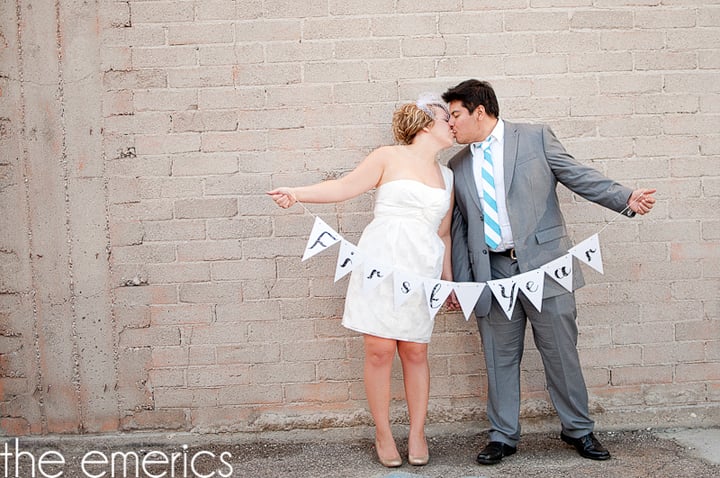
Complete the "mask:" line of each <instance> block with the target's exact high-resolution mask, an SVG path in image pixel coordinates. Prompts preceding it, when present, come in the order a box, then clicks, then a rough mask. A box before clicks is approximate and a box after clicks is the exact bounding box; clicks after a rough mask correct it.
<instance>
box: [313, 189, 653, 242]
mask: <svg viewBox="0 0 720 478" xmlns="http://www.w3.org/2000/svg"><path fill="white" fill-rule="evenodd" d="M643 196H645V193H644V192H642V193H640V196H638V197H637V199H635V200H634V201H633V202H631V203H630V204H628V205H627V206H626V207H625V209H623V210H622V211H620V212H619V213H617V214H616V215H615V216H614V217H613V218H612V219H611V220H610V221H608V223H607V224H605V225H604V226H603V228H602V229H600V230H599V231H598V232H597V234H598V235H600V233H601V232H603V231H604V230H605V229H607V227H608V226H609V225H611V224H612V223H613V222H615V221H616V220H617V218H619V217H620V216H624V215H625V212H627V210H628V209H630V206H632V205H633V204H636V203H638V202H639V201H640V200H641V199H642V198H643ZM303 207H304V206H303Z"/></svg>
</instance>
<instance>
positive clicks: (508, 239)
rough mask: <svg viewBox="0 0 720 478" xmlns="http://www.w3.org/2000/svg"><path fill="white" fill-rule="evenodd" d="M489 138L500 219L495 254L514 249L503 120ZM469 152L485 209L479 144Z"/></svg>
mask: <svg viewBox="0 0 720 478" xmlns="http://www.w3.org/2000/svg"><path fill="white" fill-rule="evenodd" d="M488 137H489V138H490V137H492V141H491V142H490V154H492V160H493V178H494V180H495V201H496V202H497V210H498V218H499V219H500V235H501V236H502V241H500V244H498V247H497V249H495V250H494V251H495V252H501V251H505V250H508V249H512V248H513V247H515V242H514V241H513V236H512V229H510V217H509V216H508V211H507V201H506V199H505V166H504V159H505V155H504V153H503V150H504V145H505V143H504V141H505V123H504V122H503V120H501V119H500V118H498V122H497V124H496V125H495V128H493V130H492V133H490V136H488ZM470 150H471V151H472V155H473V176H474V177H475V185H476V186H477V190H478V192H479V194H480V202H481V203H482V205H483V208H484V207H485V201H484V200H483V195H482V190H483V186H482V163H483V161H484V159H483V153H482V149H481V148H480V143H473V144H472V145H470Z"/></svg>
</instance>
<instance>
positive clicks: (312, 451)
mask: <svg viewBox="0 0 720 478" xmlns="http://www.w3.org/2000/svg"><path fill="white" fill-rule="evenodd" d="M404 431H406V430H404V429H403V428H398V430H397V433H396V436H397V437H398V447H399V448H400V450H401V453H403V452H404V451H406V450H407V448H406V447H407V441H406V440H405V439H404V437H405V436H406V434H404V433H403V432H404ZM427 435H428V444H429V447H430V453H431V458H430V463H429V464H428V465H427V466H423V467H413V466H411V465H409V464H407V463H405V464H403V466H402V467H400V468H396V469H387V468H384V467H382V466H381V465H380V464H379V463H378V462H377V459H376V457H375V453H374V448H373V438H372V437H373V435H372V430H371V429H369V428H353V429H332V430H293V431H288V432H272V433H262V434H216V435H210V434H207V435H198V434H186V433H177V434H173V433H165V434H126V435H103V436H90V437H88V436H86V437H75V436H73V437H69V436H64V437H40V438H33V437H23V438H21V439H19V440H18V442H17V446H19V450H20V451H22V452H25V454H24V455H23V456H22V457H21V459H20V460H19V461H17V462H16V461H15V457H14V447H15V446H16V442H15V439H14V438H9V437H5V438H3V439H2V440H0V447H1V446H3V445H2V444H3V443H7V444H8V447H9V448H8V452H9V453H10V455H7V456H6V459H8V458H9V459H8V461H6V462H5V463H3V460H0V476H21V477H31V476H53V475H55V476H56V477H57V476H67V477H73V478H75V477H77V478H86V477H93V478H101V477H102V478H108V477H110V476H111V474H112V473H114V474H115V476H125V477H150V478H168V477H173V478H175V477H182V478H186V477H203V478H209V477H220V476H222V477H227V476H232V477H238V478H240V477H242V478H254V477H258V478H273V477H278V478H280V477H282V478H293V477H298V478H300V477H302V478H308V477H342V478H360V477H362V478H375V477H377V478H412V477H437V478H441V477H442V478H475V477H486V478H492V477H509V476H513V477H516V476H522V477H523V478H528V477H543V478H553V477H590V478H592V477H597V478H611V477H617V478H632V477H638V478H640V477H648V476H652V477H653V478H664V477H668V478H670V477H672V478H677V477H692V478H705V477H708V478H709V477H718V476H720V428H710V429H672V430H670V429H669V430H653V429H644V430H625V431H607V432H602V431H600V432H597V433H596V436H597V437H598V438H599V439H600V440H601V441H602V443H603V444H604V445H605V446H606V447H607V448H608V449H609V450H610V452H611V453H612V458H611V459H610V460H608V461H604V462H596V461H591V460H586V459H583V458H581V457H580V456H579V455H578V454H577V453H576V452H575V450H574V449H573V448H571V447H569V446H567V445H566V444H564V443H563V442H562V441H561V440H560V439H559V437H558V434H557V433H540V432H538V433H528V434H524V435H523V436H522V439H521V442H520V445H519V446H518V453H517V454H515V455H513V456H511V457H508V458H506V459H504V460H503V461H502V462H501V463H500V464H498V465H495V466H491V467H487V466H480V465H478V464H476V463H475V455H476V454H477V452H478V451H479V450H480V449H481V448H482V447H483V446H484V444H485V442H486V440H487V434H486V432H485V431H484V430H481V429H478V428H475V427H473V426H472V425H465V424H442V425H430V426H428V429H427ZM49 451H53V452H55V454H54V455H53V454H51V455H46V457H47V458H48V460H50V459H52V458H55V459H57V458H59V457H60V456H61V457H62V459H63V460H64V464H62V465H58V464H55V465H49V464H48V465H46V466H45V467H44V469H43V473H44V474H41V473H40V471H41V470H40V469H39V468H38V469H36V470H32V469H31V467H32V465H31V461H32V459H31V456H32V457H34V458H35V459H36V460H37V459H39V457H41V456H42V455H43V453H47V452H49ZM173 455H174V458H172V457H173ZM88 456H89V458H85V460H86V463H85V468H84V469H83V467H82V464H81V461H82V460H83V457H88ZM111 457H112V458H111ZM163 457H165V461H163V460H164V459H163ZM143 458H145V460H147V461H146V465H147V466H146V469H145V471H143V467H142V464H141V462H142V460H143ZM170 458H172V459H173V460H174V462H173V463H174V466H171V464H170V463H171V461H169V459H170ZM193 458H194V460H193ZM136 461H138V462H139V463H136ZM113 462H114V464H113ZM16 463H17V464H18V465H19V468H18V469H15V464H16ZM46 463H50V462H46ZM36 465H37V463H36ZM3 466H8V469H5V470H2V469H1V468H2V467H3ZM60 472H62V474H61V475H58V473H60ZM16 473H17V474H16Z"/></svg>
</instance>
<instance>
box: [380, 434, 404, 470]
mask: <svg viewBox="0 0 720 478" xmlns="http://www.w3.org/2000/svg"><path fill="white" fill-rule="evenodd" d="M379 449H380V447H378V443H377V440H375V453H376V454H377V457H378V461H379V462H380V464H381V465H382V466H384V467H386V468H397V467H399V466H402V458H400V455H397V456H395V457H393V458H383V457H381V456H380V452H379V451H378V450H379Z"/></svg>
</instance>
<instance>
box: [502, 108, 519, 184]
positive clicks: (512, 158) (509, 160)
mask: <svg viewBox="0 0 720 478" xmlns="http://www.w3.org/2000/svg"><path fill="white" fill-rule="evenodd" d="M518 137H519V135H518V130H517V126H515V125H514V124H513V123H508V122H507V121H506V122H505V140H504V141H505V145H504V147H503V169H504V175H505V196H506V197H507V195H508V193H509V192H510V186H511V185H512V180H513V175H514V174H515V162H516V161H517V152H518Z"/></svg>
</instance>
